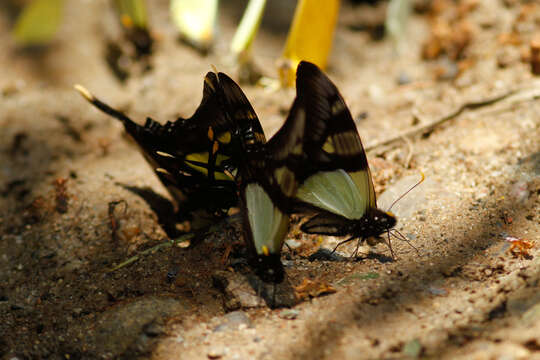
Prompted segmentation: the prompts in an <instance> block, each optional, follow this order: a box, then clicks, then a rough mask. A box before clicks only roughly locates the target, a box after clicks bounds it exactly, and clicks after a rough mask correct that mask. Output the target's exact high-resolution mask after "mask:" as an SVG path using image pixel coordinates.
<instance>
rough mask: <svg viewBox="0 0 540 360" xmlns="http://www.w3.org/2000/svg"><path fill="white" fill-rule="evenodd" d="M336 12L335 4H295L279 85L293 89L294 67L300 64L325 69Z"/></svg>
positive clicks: (311, 0) (318, 0) (320, 0)
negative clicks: (301, 62)
mask: <svg viewBox="0 0 540 360" xmlns="http://www.w3.org/2000/svg"><path fill="white" fill-rule="evenodd" d="M338 12H339V0H300V1H299V2H298V5H297V6H296V10H295V12H294V18H293V22H292V25H291V29H290V30H289V36H288V37H287V43H286V44H285V50H284V51H283V59H282V61H281V66H280V68H279V77H280V80H281V84H282V85H284V86H293V85H294V80H295V78H296V67H297V66H298V63H300V61H302V60H307V61H310V62H312V63H314V64H316V65H317V66H319V67H320V68H322V69H324V68H325V67H326V63H327V60H328V54H329V53H330V49H331V47H332V39H333V37H334V28H335V26H336V21H337V16H338Z"/></svg>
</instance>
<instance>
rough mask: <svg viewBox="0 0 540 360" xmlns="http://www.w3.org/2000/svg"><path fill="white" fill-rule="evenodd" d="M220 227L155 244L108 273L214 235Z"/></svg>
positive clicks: (216, 226) (211, 227)
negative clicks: (176, 246) (164, 250)
mask: <svg viewBox="0 0 540 360" xmlns="http://www.w3.org/2000/svg"><path fill="white" fill-rule="evenodd" d="M221 225H222V224H221V223H218V224H216V225H212V226H210V227H208V228H206V229H204V230H201V231H198V232H191V233H187V234H184V235H182V236H180V237H177V238H176V239H170V240H167V241H165V242H162V243H161V244H157V245H156V246H153V247H151V248H149V249H146V250H143V251H141V252H140V253H138V254H137V255H135V256H132V257H130V258H129V259H127V260H126V261H123V262H121V263H120V264H118V265H116V266H115V267H113V268H111V269H110V270H109V271H108V272H109V273H111V272H113V271H116V270H118V269H121V268H123V267H125V266H127V265H129V264H131V263H133V262H135V261H137V260H139V259H140V258H141V257H143V256H144V255H148V254H152V253H155V252H156V251H158V250H161V249H165V248H168V247H171V246H174V245H177V244H179V243H181V242H184V241H188V240H191V239H193V238H194V237H199V236H207V235H209V234H212V233H215V232H217V231H218V230H219V229H221Z"/></svg>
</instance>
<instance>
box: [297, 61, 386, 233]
mask: <svg viewBox="0 0 540 360" xmlns="http://www.w3.org/2000/svg"><path fill="white" fill-rule="evenodd" d="M296 86H297V89H296V90H297V93H298V94H302V98H303V101H304V104H305V116H306V125H305V133H304V139H303V153H304V155H305V161H304V162H303V164H302V165H301V166H299V168H298V169H299V170H298V171H297V172H296V173H295V174H296V177H297V181H298V183H299V187H298V190H297V192H296V197H295V201H294V204H293V212H296V213H302V214H308V215H310V216H311V217H310V218H309V219H308V220H307V221H305V222H304V223H303V224H302V225H301V227H300V229H301V230H302V231H303V232H305V233H308V234H322V235H332V236H348V237H349V238H348V239H347V240H345V242H347V241H351V240H354V239H360V240H361V241H362V240H366V241H368V243H370V244H374V243H377V242H380V235H381V234H382V233H384V232H388V231H390V229H392V228H393V227H394V226H395V224H396V217H395V216H394V215H393V214H392V213H390V212H386V211H383V210H380V209H379V208H377V201H376V196H375V190H374V187H373V180H372V178H371V172H370V170H369V165H368V162H367V158H366V153H365V151H364V148H363V146H362V141H361V140H360V137H359V135H358V131H357V129H356V125H355V124H354V121H353V119H352V116H351V113H350V111H349V109H348V108H347V105H346V104H345V101H344V100H343V97H342V96H341V94H340V93H339V91H338V89H337V88H336V86H335V85H334V84H333V83H332V81H331V80H330V79H329V78H328V77H327V76H326V75H325V74H324V73H323V72H322V71H321V70H320V69H319V68H318V67H317V66H316V65H314V64H311V63H309V62H306V61H302V62H300V64H299V65H298V68H297V81H296ZM361 241H359V244H360V243H361Z"/></svg>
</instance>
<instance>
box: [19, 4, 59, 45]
mask: <svg viewBox="0 0 540 360" xmlns="http://www.w3.org/2000/svg"><path fill="white" fill-rule="evenodd" d="M63 5H64V0H35V1H33V2H31V3H30V4H29V5H27V6H26V7H25V8H24V10H23V11H22V13H21V14H20V15H19V18H18V19H17V23H16V24H15V28H14V30H13V36H14V37H15V41H17V43H19V44H20V45H24V46H29V45H42V44H45V43H47V42H49V41H51V39H52V38H53V37H54V35H55V34H56V31H57V30H58V27H59V26H60V21H61V20H62V8H63Z"/></svg>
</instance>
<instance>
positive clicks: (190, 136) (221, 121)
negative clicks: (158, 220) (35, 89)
mask: <svg viewBox="0 0 540 360" xmlns="http://www.w3.org/2000/svg"><path fill="white" fill-rule="evenodd" d="M81 89H82V88H79V90H80V91H81V93H82V94H83V96H84V97H85V98H86V99H87V100H88V101H89V102H90V103H92V104H93V105H94V106H96V107H97V108H99V109H100V110H101V111H103V112H105V113H107V114H108V115H111V116H112V117H114V118H116V119H118V120H120V121H122V123H123V125H124V128H125V130H126V132H127V133H128V134H129V136H130V137H131V138H133V140H134V141H135V143H137V145H138V146H139V148H140V149H141V152H142V153H143V155H144V156H145V158H146V159H147V161H148V162H149V163H150V165H151V166H152V168H153V169H154V170H155V172H156V174H157V175H158V177H159V178H160V180H161V182H162V183H163V184H164V185H165V186H166V187H167V189H168V190H169V192H170V193H171V195H172V196H173V198H174V199H175V201H176V203H177V205H178V206H179V207H180V210H181V211H182V212H184V213H187V212H191V211H193V210H195V209H199V208H206V209H208V210H209V212H211V213H214V212H217V211H225V210H227V209H228V208H229V207H231V206H234V205H236V204H237V201H238V198H237V192H236V184H235V182H234V179H232V178H231V177H230V176H229V175H228V173H229V172H228V171H227V169H228V168H227V164H228V163H229V161H230V160H229V159H230V158H231V156H232V154H233V153H234V151H233V147H232V146H231V145H230V143H231V137H232V134H231V129H232V127H233V125H232V124H231V123H230V122H229V121H230V119H229V118H228V117H227V116H226V114H225V112H224V111H223V107H222V106H223V105H222V100H221V99H220V96H221V95H220V92H219V91H220V90H219V89H220V88H219V83H218V78H217V75H216V74H214V73H208V74H207V75H206V77H205V82H204V89H203V99H202V101H201V104H200V105H199V107H198V108H197V110H196V111H195V113H194V115H193V116H192V117H191V118H189V119H183V118H178V119H177V120H176V121H175V122H167V123H165V124H164V125H162V124H160V123H158V122H156V121H154V120H152V119H151V118H148V119H147V120H146V123H145V125H144V126H141V125H139V124H137V123H135V122H133V121H132V120H131V119H130V118H129V117H127V116H126V115H125V114H123V113H122V112H120V111H118V110H115V109H113V108H111V107H110V106H108V105H107V104H105V103H103V102H102V101H100V100H99V99H97V98H95V97H94V96H92V95H91V94H90V93H88V92H87V91H86V90H85V89H82V90H81Z"/></svg>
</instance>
